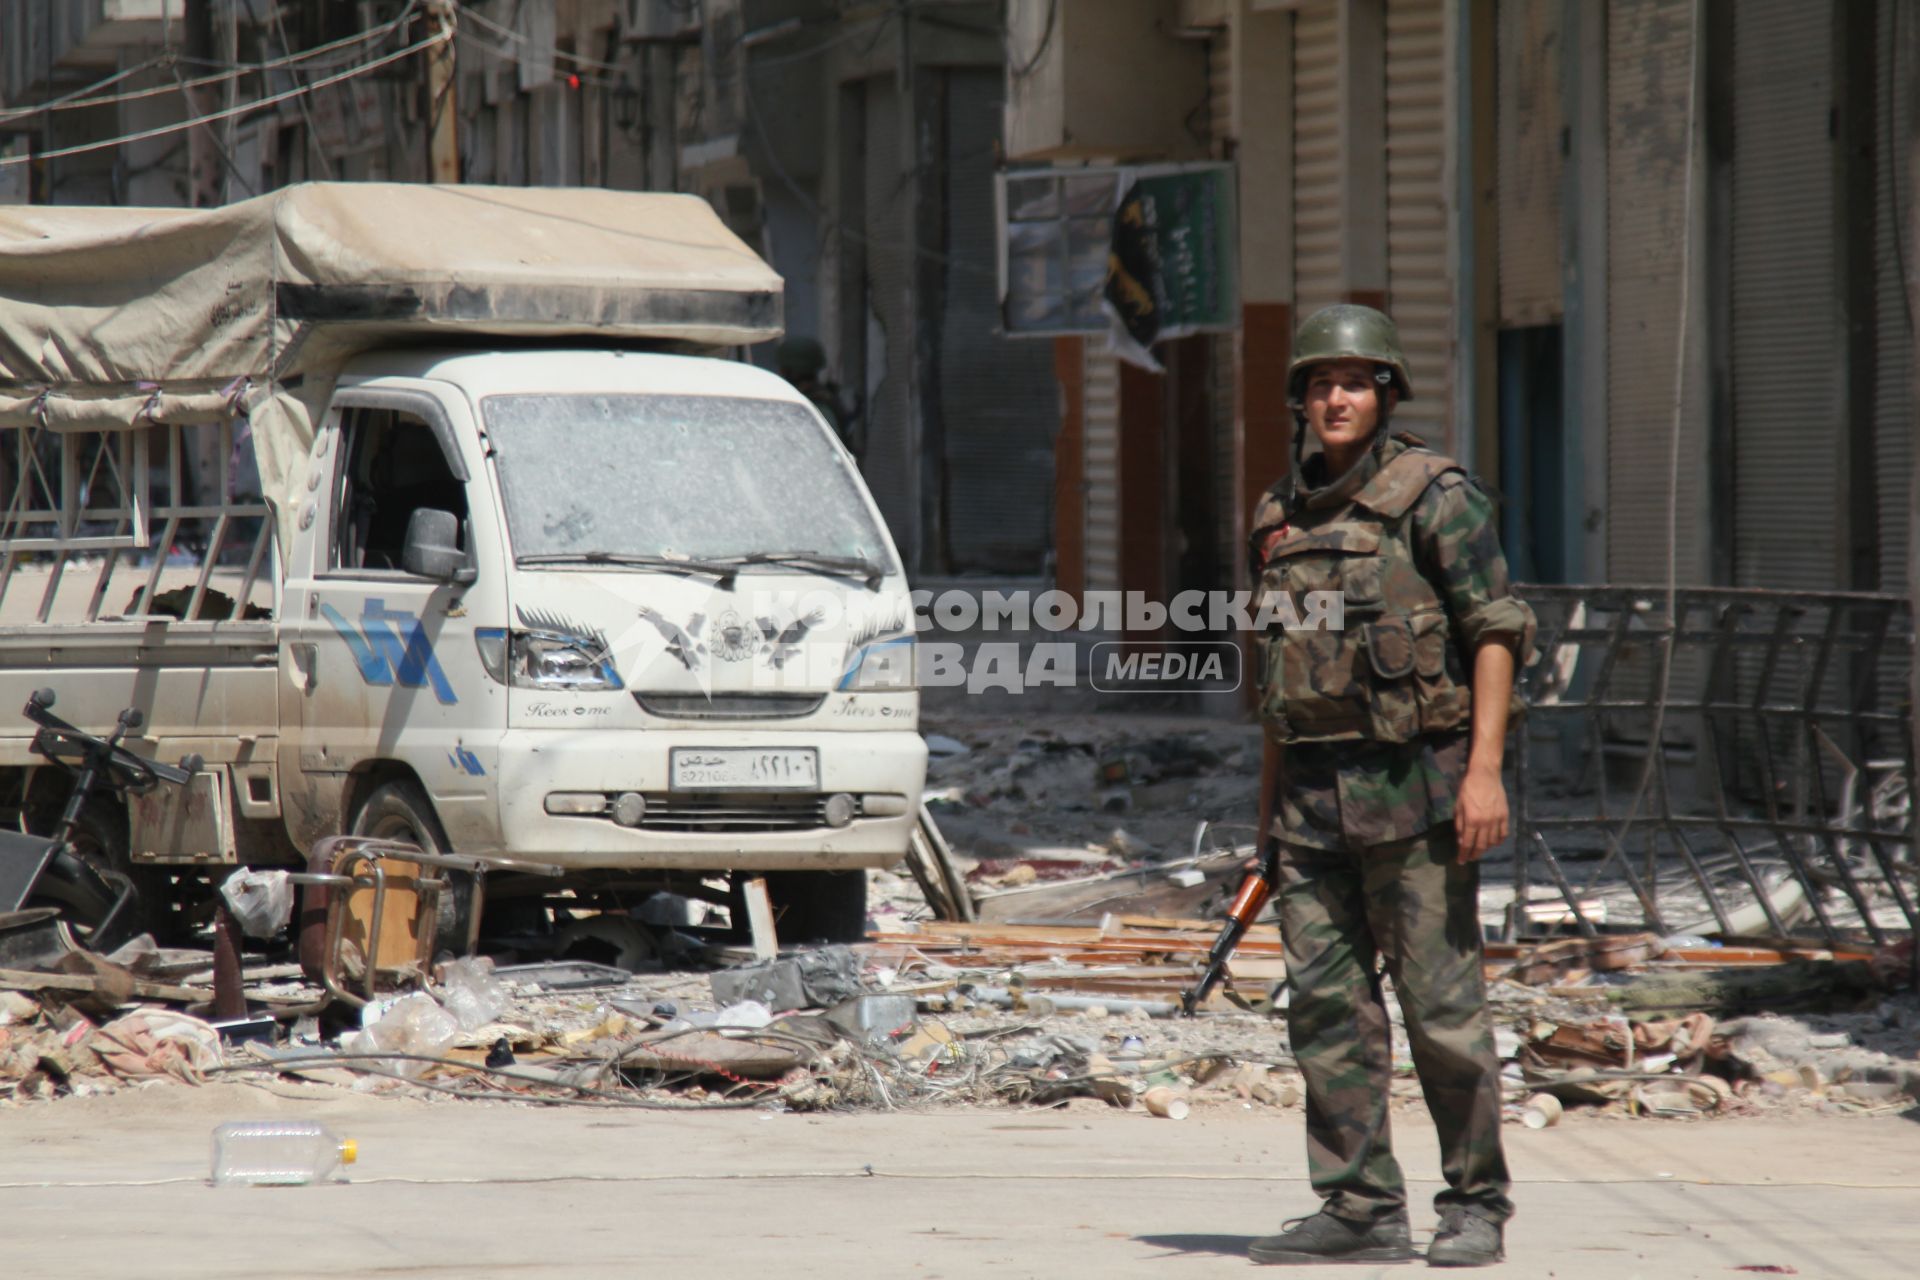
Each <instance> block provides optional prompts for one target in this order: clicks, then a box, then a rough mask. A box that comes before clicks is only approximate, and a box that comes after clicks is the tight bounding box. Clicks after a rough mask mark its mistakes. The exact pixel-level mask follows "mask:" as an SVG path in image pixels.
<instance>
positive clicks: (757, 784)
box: [671, 747, 820, 791]
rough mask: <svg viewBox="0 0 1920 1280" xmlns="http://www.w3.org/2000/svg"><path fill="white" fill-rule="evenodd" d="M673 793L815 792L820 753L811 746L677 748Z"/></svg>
mask: <svg viewBox="0 0 1920 1280" xmlns="http://www.w3.org/2000/svg"><path fill="white" fill-rule="evenodd" d="M671 766H672V771H673V779H672V783H671V785H672V788H673V790H675V791H818V790H819V789H820V752H819V751H818V750H817V749H816V748H813V747H789V748H784V749H780V750H765V749H761V748H756V747H677V748H675V749H674V751H673V753H672V756H671Z"/></svg>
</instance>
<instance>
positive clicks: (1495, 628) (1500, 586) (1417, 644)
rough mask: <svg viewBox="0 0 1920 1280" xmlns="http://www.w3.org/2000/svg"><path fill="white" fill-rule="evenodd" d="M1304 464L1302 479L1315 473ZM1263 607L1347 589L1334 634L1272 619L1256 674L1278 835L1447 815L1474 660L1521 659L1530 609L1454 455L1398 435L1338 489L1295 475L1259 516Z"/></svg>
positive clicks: (1364, 829) (1411, 830) (1387, 833)
mask: <svg viewBox="0 0 1920 1280" xmlns="http://www.w3.org/2000/svg"><path fill="white" fill-rule="evenodd" d="M1322 466H1323V464H1322V462H1321V460H1320V459H1319V458H1314V459H1310V460H1309V462H1308V464H1307V469H1306V475H1305V477H1304V478H1305V480H1306V482H1307V484H1308V485H1309V486H1314V482H1315V481H1316V480H1318V479H1321V478H1322V476H1323V471H1322V469H1321V468H1322ZM1253 523H1254V533H1253V537H1252V546H1251V551H1252V557H1253V569H1254V571H1255V577H1256V580H1257V581H1258V582H1259V584H1260V588H1261V597H1262V600H1263V602H1266V603H1272V602H1274V601H1275V599H1276V597H1278V596H1281V595H1284V596H1286V597H1288V601H1287V603H1288V604H1289V605H1290V606H1291V608H1290V609H1289V610H1288V611H1286V612H1285V613H1283V615H1282V616H1283V617H1289V618H1291V617H1300V616H1304V615H1305V613H1306V610H1305V609H1304V608H1303V607H1302V606H1303V605H1304V604H1305V603H1306V601H1305V600H1304V597H1305V594H1306V592H1308V591H1311V590H1321V591H1337V592H1340V593H1341V594H1342V596H1343V597H1344V604H1345V609H1344V613H1345V616H1344V617H1343V619H1342V623H1343V626H1342V628H1341V629H1340V630H1326V629H1314V628H1304V627H1303V628H1300V629H1295V630H1286V629H1283V628H1273V629H1271V630H1270V631H1269V633H1268V634H1266V635H1263V636H1261V637H1259V638H1258V644H1257V646H1256V647H1257V653H1258V656H1257V658H1256V679H1257V680H1258V681H1259V683H1260V686H1261V714H1262V718H1263V720H1264V721H1265V723H1266V728H1267V732H1268V734H1269V735H1270V736H1271V737H1273V738H1274V739H1275V740H1276V741H1278V742H1281V743H1284V744H1286V745H1285V765H1284V768H1283V770H1282V780H1281V784H1280V793H1279V795H1278V796H1277V797H1276V803H1275V806H1274V814H1275V826H1274V831H1273V834H1274V835H1275V836H1277V837H1279V838H1280V839H1281V840H1282V841H1283V842H1284V843H1287V844H1292V845H1300V846H1306V847H1312V848H1328V849H1334V848H1341V847H1345V846H1348V845H1372V844H1382V843H1386V842H1388V841H1393V840H1403V839H1408V838H1411V837H1413V836H1416V835H1419V834H1420V833H1422V832H1424V831H1426V830H1427V829H1428V828H1430V827H1432V826H1434V825H1437V824H1439V823H1441V822H1446V821H1450V820H1451V819H1452V817H1453V807H1454V797H1455V795H1456V794H1457V792H1458V790H1459V786H1460V781H1461V779H1462V777H1463V776H1464V775H1465V772H1466V765H1467V755H1468V734H1467V732H1466V730H1467V728H1468V726H1469V724H1470V722H1471V707H1472V694H1471V683H1470V681H1471V670H1472V655H1473V654H1474V652H1475V651H1477V650H1478V648H1479V647H1480V645H1481V644H1483V643H1488V642H1493V643H1500V644H1505V645H1508V646H1509V647H1511V648H1513V649H1514V650H1515V652H1516V654H1517V655H1518V656H1519V657H1520V658H1522V659H1524V658H1525V657H1526V655H1527V654H1528V652H1529V650H1530V648H1531V645H1532V639H1533V628H1534V622H1533V614H1532V611H1531V610H1530V609H1528V608H1527V606H1526V605H1525V604H1524V603H1523V602H1521V601H1520V600H1518V599H1517V598H1516V597H1514V596H1513V594H1512V592H1511V590H1510V589H1509V587H1508V583H1507V566H1506V559H1505V557H1504V556H1503V555H1502V554H1501V550H1500V543H1499V538H1498V535H1497V533H1496V531H1495V528H1494V524H1493V512H1492V507H1491V504H1490V503H1489V502H1488V500H1487V498H1486V496H1485V495H1484V494H1482V493H1481V492H1480V490H1479V488H1478V487H1477V486H1476V485H1475V484H1474V483H1473V482H1472V481H1471V480H1470V479H1468V477H1467V475H1466V473H1465V472H1464V471H1462V470H1461V469H1460V467H1459V465H1458V464H1457V463H1454V462H1453V461H1451V460H1450V459H1447V458H1444V457H1442V456H1440V455H1439V454H1436V453H1433V452H1431V451H1429V450H1427V449H1426V448H1425V447H1424V446H1423V444H1422V443H1421V441H1420V440H1419V438H1418V437H1416V436H1411V435H1397V436H1395V437H1393V438H1392V439H1391V440H1389V441H1388V442H1387V443H1386V444H1385V445H1384V446H1383V447H1382V448H1381V449H1380V450H1379V451H1378V453H1375V454H1369V455H1368V457H1367V458H1365V459H1364V460H1362V461H1361V462H1360V463H1359V464H1358V465H1356V466H1355V467H1354V468H1352V470H1351V471H1349V472H1348V473H1347V474H1346V475H1344V476H1341V477H1340V478H1339V480H1338V481H1337V482H1335V483H1332V484H1325V483H1322V484H1320V485H1318V486H1314V487H1309V488H1308V489H1306V491H1305V492H1303V493H1300V494H1298V495H1296V494H1295V493H1294V492H1293V485H1292V478H1291V477H1288V478H1287V479H1284V480H1282V481H1281V482H1280V483H1279V484H1277V485H1275V486H1274V487H1273V488H1272V489H1270V490H1269V491H1268V492H1267V494H1266V496H1265V497H1264V498H1263V499H1262V500H1261V502H1260V505H1259V507H1258V508H1257V509H1256V510H1255V513H1254V521H1253Z"/></svg>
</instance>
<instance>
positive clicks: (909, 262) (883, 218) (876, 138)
mask: <svg viewBox="0 0 1920 1280" xmlns="http://www.w3.org/2000/svg"><path fill="white" fill-rule="evenodd" d="M866 126H867V147H866V214H867V219H866V222H867V225H866V228H865V244H866V255H867V300H866V305H867V311H868V314H869V316H870V317H871V321H870V326H869V329H868V338H867V368H866V379H865V381H866V390H867V399H866V415H867V421H866V427H867V454H866V459H865V463H866V465H865V472H866V477H867V483H868V484H869V486H871V488H872V489H873V496H874V500H875V501H876V502H878V503H879V504H880V512H881V514H882V515H884V516H885V517H886V519H887V525H888V527H889V528H890V529H891V530H892V532H893V538H894V542H895V543H896V544H897V545H898V546H899V548H900V554H901V556H902V557H904V558H905V559H906V561H907V567H908V569H909V570H914V569H918V568H919V567H920V565H921V563H922V561H921V558H920V512H919V509H918V507H917V506H916V505H915V504H914V501H913V499H914V494H915V493H916V491H917V486H916V485H915V483H914V477H915V474H916V472H917V471H918V468H919V460H918V458H917V457H916V456H915V455H916V449H915V445H916V444H917V443H918V441H917V438H916V437H917V434H918V433H917V432H916V431H915V430H914V413H915V410H914V405H913V362H914V361H913V357H914V352H913V341H914V339H913V286H912V281H913V253H912V250H911V248H910V246H909V244H908V235H909V234H910V230H911V228H912V227H913V222H914V218H913V212H914V211H913V195H914V190H915V184H913V183H911V182H905V181H902V179H901V173H900V98H899V95H898V93H897V92H896V91H895V89H894V83H893V77H891V76H881V77H878V78H875V79H872V80H869V81H867V110H866Z"/></svg>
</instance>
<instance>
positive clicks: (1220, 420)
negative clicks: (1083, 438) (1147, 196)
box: [1178, 27, 1239, 590]
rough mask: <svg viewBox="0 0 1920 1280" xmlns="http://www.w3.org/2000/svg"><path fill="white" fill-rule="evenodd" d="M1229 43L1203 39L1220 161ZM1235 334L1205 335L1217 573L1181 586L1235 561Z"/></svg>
mask: <svg viewBox="0 0 1920 1280" xmlns="http://www.w3.org/2000/svg"><path fill="white" fill-rule="evenodd" d="M1232 41H1233V29H1232V28H1231V27H1221V28H1219V29H1217V30H1215V31H1214V32H1213V33H1212V35H1211V37H1210V38H1209V39H1208V42H1207V102H1208V108H1209V109H1208V115H1209V118H1210V119H1211V121H1212V129H1213V154H1214V156H1215V157H1216V158H1218V159H1222V160H1226V159H1231V158H1232V156H1233V150H1234V141H1235V137H1234V122H1233V43H1232ZM1236 257H1237V254H1236ZM1238 336H1239V334H1238V330H1237V329H1236V330H1235V331H1233V332H1231V333H1216V334H1214V335H1213V336H1212V337H1211V338H1210V339H1208V346H1209V348H1210V350H1209V355H1210V357H1211V359H1212V361H1213V370H1212V372H1213V385H1212V388H1211V394H1210V402H1209V407H1210V409H1211V411H1212V415H1213V506H1214V542H1215V556H1214V563H1215V564H1216V565H1217V566H1219V568H1218V574H1219V577H1218V579H1217V580H1216V581H1214V582H1204V583H1203V582H1182V583H1179V584H1178V586H1180V587H1182V588H1188V587H1192V588H1204V589H1209V590H1210V589H1213V588H1215V587H1225V586H1229V585H1231V583H1232V581H1233V566H1234V565H1235V564H1237V563H1239V551H1238V539H1237V538H1236V537H1235V536H1234V527H1235V515H1236V512H1235V511H1234V505H1235V504H1234V501H1233V499H1232V497H1231V496H1230V495H1232V494H1233V493H1235V492H1236V490H1235V488H1234V477H1235V475H1236V468H1235V465H1234V464H1235V458H1234V453H1235V450H1234V422H1235V419H1236V416H1237V413H1238V409H1237V407H1236V405H1235V384H1236V381H1237V379H1236V369H1237V366H1238V363H1239V361H1238V356H1237V355H1236V345H1237V341H1238Z"/></svg>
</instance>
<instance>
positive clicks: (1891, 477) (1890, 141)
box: [1873, 0, 1920, 595]
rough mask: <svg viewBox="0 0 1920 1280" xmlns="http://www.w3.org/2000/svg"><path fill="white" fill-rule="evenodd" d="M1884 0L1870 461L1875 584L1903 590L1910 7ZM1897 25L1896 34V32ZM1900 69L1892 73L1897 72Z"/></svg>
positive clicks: (1907, 500)
mask: <svg viewBox="0 0 1920 1280" xmlns="http://www.w3.org/2000/svg"><path fill="white" fill-rule="evenodd" d="M1902 2H1904V0H1881V4H1880V10H1881V12H1880V14H1879V23H1880V31H1881V33H1882V38H1881V39H1879V40H1877V41H1876V42H1875V44H1876V46H1877V48H1876V50H1875V61H1876V66H1875V68H1874V70H1875V79H1876V84H1875V95H1874V103H1875V107H1874V112H1875V115H1876V117H1877V123H1876V126H1875V138H1874V190H1873V217H1874V245H1873V278H1874V334H1875V339H1876V341H1875V351H1874V395H1873V415H1874V428H1873V435H1874V467H1875V474H1876V475H1877V476H1878V478H1879V489H1880V492H1879V495H1878V496H1879V507H1880V511H1879V514H1880V584H1879V585H1880V590H1882V591H1890V592H1893V593H1895V594H1897V595H1904V594H1906V591H1907V538H1908V535H1909V530H1910V528H1911V525H1912V522H1913V491H1912V489H1911V485H1912V484H1913V316H1912V314H1911V313H1910V312H1909V310H1908V305H1909V299H1908V293H1907V283H1906V282H1907V280H1908V279H1910V278H1911V276H1912V274H1913V267H1914V264H1913V263H1912V262H1911V261H1910V260H1909V259H1910V258H1911V257H1912V254H1913V239H1912V227H1913V174H1912V170H1911V165H1910V164H1909V160H1910V158H1911V152H1912V147H1913V127H1914V119H1913V91H1914V67H1913V54H1912V53H1911V52H1910V51H1909V52H1905V53H1902V52H1901V48H1900V43H1901V42H1904V43H1906V44H1908V45H1911V38H1910V37H1911V27H1910V26H1909V24H1911V23H1913V22H1916V21H1920V15H1916V14H1915V13H1914V12H1913V11H1912V9H1908V10H1907V11H1906V12H1905V13H1903V14H1900V15H1899V24H1898V26H1897V28H1896V26H1895V22H1894V17H1895V10H1894V5H1895V3H1902ZM1896 30H1897V32H1898V41H1897V40H1896ZM1896 69H1897V71H1898V76H1897V80H1896V76H1895V72H1896Z"/></svg>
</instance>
